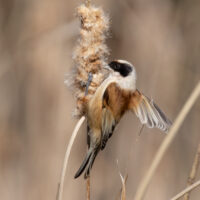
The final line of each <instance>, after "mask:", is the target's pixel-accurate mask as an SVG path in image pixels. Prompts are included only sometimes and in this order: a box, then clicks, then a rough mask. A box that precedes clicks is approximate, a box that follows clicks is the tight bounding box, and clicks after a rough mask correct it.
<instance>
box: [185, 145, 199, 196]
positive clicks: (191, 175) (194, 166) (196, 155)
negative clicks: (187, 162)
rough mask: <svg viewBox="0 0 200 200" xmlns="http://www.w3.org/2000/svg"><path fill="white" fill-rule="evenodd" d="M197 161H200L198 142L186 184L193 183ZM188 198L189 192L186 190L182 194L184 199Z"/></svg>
mask: <svg viewBox="0 0 200 200" xmlns="http://www.w3.org/2000/svg"><path fill="white" fill-rule="evenodd" d="M199 163H200V143H199V145H198V147H197V152H196V154H195V157H194V161H193V164H192V169H191V172H190V175H189V177H188V184H187V186H190V185H192V184H193V183H194V180H195V177H196V175H197V171H198V168H199ZM189 198H190V192H188V193H186V194H185V195H184V200H189Z"/></svg>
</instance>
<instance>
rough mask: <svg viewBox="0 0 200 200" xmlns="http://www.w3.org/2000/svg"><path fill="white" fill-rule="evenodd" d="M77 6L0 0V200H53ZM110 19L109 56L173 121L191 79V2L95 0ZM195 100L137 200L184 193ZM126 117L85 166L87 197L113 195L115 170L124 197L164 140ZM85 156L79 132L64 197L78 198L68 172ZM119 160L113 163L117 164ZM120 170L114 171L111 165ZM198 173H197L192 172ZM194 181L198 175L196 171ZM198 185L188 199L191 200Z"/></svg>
mask: <svg viewBox="0 0 200 200" xmlns="http://www.w3.org/2000/svg"><path fill="white" fill-rule="evenodd" d="M80 3H82V1H72V0H71V1H69V0H9V1H5V0H1V1H0V127H1V129H0V199H2V200H11V199H15V200H18V199H19V200H24V199H26V200H29V199H30V200H33V199H34V200H35V199H48V200H50V199H52V200H54V199H55V197H56V190H57V184H58V181H59V178H60V171H61V167H62V162H63V157H64V153H65V149H66V145H67V144H68V141H69V137H70V135H71V133H72V130H73V128H74V125H75V123H76V120H75V119H73V117H72V115H71V113H72V112H73V109H74V106H75V100H74V98H73V96H72V94H71V92H70V90H69V89H67V88H66V87H65V85H64V83H63V81H64V74H66V73H68V72H69V71H70V69H71V68H72V67H73V61H72V49H73V48H74V46H75V44H76V40H77V37H78V20H77V19H76V17H75V9H76V7H77V6H78V5H80ZM93 3H94V4H95V5H97V6H101V7H102V8H103V9H104V11H106V12H107V13H108V14H109V16H110V19H111V30H110V36H109V39H108V45H109V48H110V49H111V55H110V58H109V60H112V59H117V58H121V59H126V60H128V61H130V62H132V63H133V64H134V65H135V67H136V70H137V75H138V81H137V87H138V89H139V90H141V91H143V92H144V93H145V94H146V95H147V96H149V97H152V98H153V99H154V100H155V101H156V102H157V104H158V105H159V106H160V107H161V108H162V109H163V110H164V111H165V113H167V115H168V116H169V117H170V118H171V119H172V120H174V119H175V118H176V116H177V114H178V112H179V111H180V109H181V107H182V106H183V104H184V102H185V101H186V99H187V98H188V96H189V94H190V93H191V91H192V89H193V88H194V86H195V84H196V83H197V82H198V80H199V78H200V56H199V55H200V25H199V19H200V1H199V0H181V1H180V0H171V1H170V0H134V1H133V0H132V1H131V0H109V1H108V0H97V1H93ZM199 122H200V102H199V100H198V102H197V103H196V104H195V106H194V107H193V108H192V110H191V112H190V113H189V115H188V117H187V119H186V121H185V122H184V124H183V125H182V127H181V129H180V131H179V135H178V136H177V137H176V139H175V141H174V142H173V144H172V145H171V147H170V149H169V150H168V152H167V153H166V155H165V157H164V159H163V160H162V162H161V164H160V166H159V168H158V170H157V172H156V174H155V176H154V177H153V180H152V182H151V184H150V187H149V188H148V191H147V193H146V196H145V200H167V199H169V198H170V197H172V196H173V195H175V194H176V193H178V192H179V191H180V190H182V189H183V188H185V186H186V182H187V177H188V174H189V171H190V168H191V165H192V161H193V157H194V154H195V151H196V148H197V144H198V143H199V142H200V132H199V129H200V124H199ZM140 128H141V125H140V123H139V120H138V119H137V118H136V117H135V116H134V115H132V114H131V113H128V114H126V116H124V118H123V119H122V120H121V123H120V124H119V126H118V128H117V130H116V131H115V133H114V135H113V137H112V139H111V140H110V141H109V142H108V145H107V147H106V149H105V150H104V151H103V152H101V153H100V154H99V156H98V157H97V159H96V162H95V164H94V167H93V170H92V178H91V182H92V183H91V184H92V186H91V187H92V188H91V190H92V199H96V200H102V199H113V200H114V199H116V197H117V194H118V193H119V190H120V187H121V182H120V177H119V170H120V171H121V173H122V174H123V175H125V174H126V173H128V176H129V177H128V181H127V199H133V196H134V194H135V191H136V189H137V187H138V184H139V182H140V180H141V178H142V177H143V176H144V173H145V172H146V170H147V169H148V167H149V165H150V163H151V161H152V158H153V156H154V155H155V152H156V150H157V149H158V147H159V145H160V144H161V142H162V141H163V139H164V138H165V135H164V134H163V133H161V132H160V131H158V130H156V129H151V130H148V129H147V128H144V129H143V131H142V134H141V135H140V136H139V135H138V134H139V130H140ZM85 150H86V126H85V125H84V128H82V130H81V131H80V134H79V136H78V138H77V140H76V141H75V144H74V146H73V148H72V154H71V156H70V160H69V166H68V169H67V174H66V179H65V187H64V198H63V199H73V200H78V199H85V196H86V195H85V193H86V192H85V187H86V186H85V182H84V179H83V177H81V178H79V179H77V180H74V179H73V175H74V173H75V172H76V170H77V169H78V167H79V165H80V164H81V162H82V160H83V157H84V154H85ZM116 160H118V161H119V166H117V164H116ZM118 168H119V169H118ZM199 173H200V171H198V174H199ZM197 178H200V175H198V177H197ZM199 196H200V192H199V189H196V190H195V191H193V193H192V196H191V200H198V199H199V198H200V197H199Z"/></svg>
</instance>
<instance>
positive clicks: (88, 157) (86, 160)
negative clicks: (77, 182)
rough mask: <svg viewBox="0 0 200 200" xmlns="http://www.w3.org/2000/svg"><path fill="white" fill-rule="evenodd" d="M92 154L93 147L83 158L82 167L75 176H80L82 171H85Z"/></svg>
mask: <svg viewBox="0 0 200 200" xmlns="http://www.w3.org/2000/svg"><path fill="white" fill-rule="evenodd" d="M91 155H92V149H91V148H90V149H89V150H88V152H87V154H86V156H85V159H84V160H83V162H82V164H81V166H80V168H79V169H78V171H77V172H76V174H75V176H74V178H78V177H79V176H80V175H81V174H82V173H83V171H84V170H85V168H86V166H87V165H88V162H89V160H90V157H91Z"/></svg>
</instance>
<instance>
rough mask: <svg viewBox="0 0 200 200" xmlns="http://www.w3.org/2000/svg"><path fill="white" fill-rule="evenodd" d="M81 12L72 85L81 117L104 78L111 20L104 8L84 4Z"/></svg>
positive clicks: (74, 55) (78, 113) (79, 10)
mask: <svg viewBox="0 0 200 200" xmlns="http://www.w3.org/2000/svg"><path fill="white" fill-rule="evenodd" d="M77 14H78V17H79V19H80V21H81V28H80V37H79V39H78V44H77V46H76V48H75V50H74V54H73V59H74V62H75V72H74V73H73V80H72V85H73V86H74V87H73V89H74V91H75V97H76V100H77V108H76V110H75V113H74V115H75V116H77V117H80V116H82V115H85V114H86V107H87V103H88V101H89V100H90V98H91V97H92V95H93V94H94V92H95V91H96V89H97V87H98V86H99V85H100V84H101V82H102V81H103V78H104V75H103V73H102V68H103V66H104V65H106V58H107V56H108V48H107V46H106V44H105V39H106V34H107V32H108V28H109V20H108V17H106V16H105V14H104V12H103V10H102V9H101V8H96V7H94V6H86V5H81V6H79V7H78V9H77ZM90 72H91V73H92V74H93V79H92V82H91V84H90V86H89V89H88V94H87V95H85V90H86V87H85V86H86V83H87V81H88V74H89V73H90Z"/></svg>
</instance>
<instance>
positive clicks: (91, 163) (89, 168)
mask: <svg viewBox="0 0 200 200" xmlns="http://www.w3.org/2000/svg"><path fill="white" fill-rule="evenodd" d="M98 152H99V149H96V150H95V151H94V152H93V153H92V155H91V156H90V159H89V162H88V165H87V169H86V172H85V175H84V178H85V179H87V178H88V176H89V175H90V170H91V169H92V166H93V164H94V160H95V158H96V156H97V154H98Z"/></svg>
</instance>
